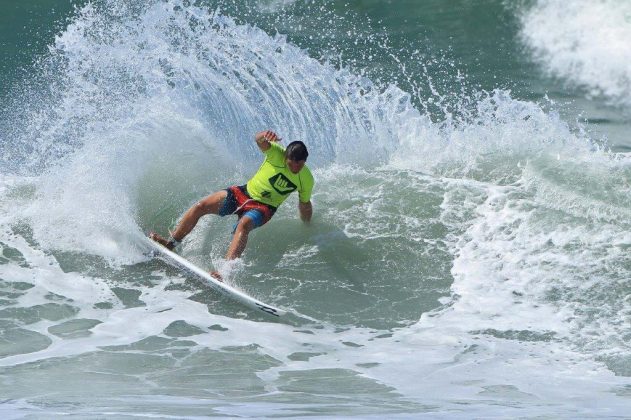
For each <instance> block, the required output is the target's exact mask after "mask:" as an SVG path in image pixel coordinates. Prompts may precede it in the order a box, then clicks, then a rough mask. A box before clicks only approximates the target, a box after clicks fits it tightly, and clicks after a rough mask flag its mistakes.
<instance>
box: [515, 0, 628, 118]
mask: <svg viewBox="0 0 631 420" xmlns="http://www.w3.org/2000/svg"><path fill="white" fill-rule="evenodd" d="M521 24H522V28H521V39H522V41H523V42H524V43H525V44H526V45H527V46H528V47H529V48H530V49H531V51H532V54H533V57H534V59H535V60H536V61H539V62H540V63H541V64H542V65H543V67H544V69H545V71H546V72H547V73H549V74H550V75H552V76H554V77H558V78H561V79H563V80H565V81H567V82H568V83H569V84H570V85H572V86H575V87H578V88H581V89H584V90H586V91H587V93H588V95H589V96H596V97H604V98H605V99H606V100H608V101H609V102H610V103H611V104H613V105H616V106H622V107H631V43H630V42H629V40H630V39H631V3H629V2H626V1H618V0H604V1H599V2H591V1H584V0H573V1H565V2H557V1H550V0H539V1H537V2H536V3H535V5H534V6H533V7H531V8H529V9H528V10H524V11H523V13H522V14H521Z"/></svg>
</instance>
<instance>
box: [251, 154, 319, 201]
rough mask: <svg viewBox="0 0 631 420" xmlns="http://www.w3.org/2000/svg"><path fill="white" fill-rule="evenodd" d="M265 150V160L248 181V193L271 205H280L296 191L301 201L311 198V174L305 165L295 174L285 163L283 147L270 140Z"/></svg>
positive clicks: (255, 198)
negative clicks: (268, 146)
mask: <svg viewBox="0 0 631 420" xmlns="http://www.w3.org/2000/svg"><path fill="white" fill-rule="evenodd" d="M270 146H271V147H270V148H269V149H267V150H266V151H265V152H263V153H265V161H263V164H262V165H261V167H260V168H259V170H258V171H257V172H256V174H254V176H253V177H252V178H251V179H250V180H249V181H248V184H247V189H248V194H249V195H250V197H252V198H253V199H254V200H256V201H260V202H261V203H264V204H268V205H270V206H273V207H278V206H280V205H281V204H282V203H283V201H285V199H286V198H287V197H289V194H291V193H292V192H294V191H298V198H299V199H300V202H301V203H306V202H308V201H310V200H311V191H312V190H313V184H314V182H313V175H311V171H310V170H309V168H307V165H305V166H303V168H302V169H301V170H300V172H298V173H297V174H295V173H293V172H291V171H290V170H289V168H288V167H287V164H286V163H285V149H284V148H283V147H282V146H281V145H279V144H278V143H274V142H271V143H270Z"/></svg>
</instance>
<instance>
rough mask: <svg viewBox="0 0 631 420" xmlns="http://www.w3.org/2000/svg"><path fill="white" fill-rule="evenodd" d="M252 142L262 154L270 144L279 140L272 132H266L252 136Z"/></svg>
mask: <svg viewBox="0 0 631 420" xmlns="http://www.w3.org/2000/svg"><path fill="white" fill-rule="evenodd" d="M254 140H255V141H256V144H257V145H258V146H259V149H261V151H262V152H266V151H267V150H268V149H269V148H270V147H271V144H270V142H272V141H279V140H280V138H279V137H278V135H277V134H276V133H274V132H273V131H271V130H266V131H260V132H258V133H256V135H255V136H254Z"/></svg>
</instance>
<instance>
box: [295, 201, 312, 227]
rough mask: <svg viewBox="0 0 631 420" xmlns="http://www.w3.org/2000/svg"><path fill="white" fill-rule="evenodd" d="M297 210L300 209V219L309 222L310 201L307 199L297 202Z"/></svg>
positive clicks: (310, 212)
mask: <svg viewBox="0 0 631 420" xmlns="http://www.w3.org/2000/svg"><path fill="white" fill-rule="evenodd" d="M298 210H300V219H301V220H302V221H303V222H305V223H309V222H310V221H311V216H312V215H313V206H312V205H311V201H307V202H306V203H303V202H298Z"/></svg>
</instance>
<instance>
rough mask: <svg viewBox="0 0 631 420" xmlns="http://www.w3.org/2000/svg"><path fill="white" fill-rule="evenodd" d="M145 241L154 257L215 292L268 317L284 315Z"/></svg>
mask: <svg viewBox="0 0 631 420" xmlns="http://www.w3.org/2000/svg"><path fill="white" fill-rule="evenodd" d="M146 240H147V243H148V244H149V245H150V246H151V249H153V250H154V251H156V252H155V255H157V256H159V257H161V258H162V259H163V260H165V261H166V262H168V263H169V264H171V265H173V266H175V267H177V268H181V269H184V270H185V271H188V272H189V273H191V274H194V275H195V276H197V277H198V278H199V279H201V280H202V281H204V283H206V284H207V285H209V286H210V287H212V288H213V289H214V290H216V291H217V292H219V293H221V294H223V295H225V296H227V297H229V298H231V299H233V300H235V301H237V302H239V303H241V304H243V305H245V306H247V307H249V308H252V309H254V310H256V311H262V312H265V313H266V314H268V315H272V316H276V317H281V316H283V315H285V314H286V312H285V311H283V310H282V309H278V308H275V307H273V306H272V305H268V304H266V303H263V302H261V301H259V300H257V299H254V298H253V297H251V296H248V295H247V294H245V293H243V292H242V291H240V290H237V289H235V288H234V287H232V286H230V285H228V284H226V283H224V282H222V281H219V280H217V279H216V278H214V277H213V276H211V275H210V273H209V272H207V271H205V270H202V269H201V268H199V267H197V266H196V265H195V264H193V263H192V262H190V261H188V260H187V259H186V258H184V257H182V256H181V255H178V254H176V253H175V252H173V251H170V250H168V249H167V248H165V247H164V246H162V245H160V244H159V243H157V242H155V241H153V240H151V239H149V238H146Z"/></svg>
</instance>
